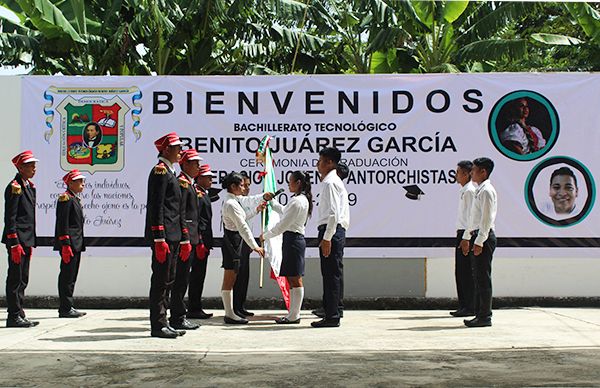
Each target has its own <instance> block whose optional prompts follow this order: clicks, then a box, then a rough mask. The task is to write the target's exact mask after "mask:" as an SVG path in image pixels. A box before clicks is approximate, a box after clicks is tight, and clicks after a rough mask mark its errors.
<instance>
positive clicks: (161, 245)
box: [154, 241, 171, 264]
mask: <svg viewBox="0 0 600 388" xmlns="http://www.w3.org/2000/svg"><path fill="white" fill-rule="evenodd" d="M154 252H155V254H156V261H158V262H159V263H160V264H163V263H164V262H165V261H167V254H169V253H171V250H170V249H169V244H167V243H166V242H165V241H156V242H154Z"/></svg>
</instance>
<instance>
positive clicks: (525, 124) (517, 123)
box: [488, 90, 559, 161]
mask: <svg viewBox="0 0 600 388" xmlns="http://www.w3.org/2000/svg"><path fill="white" fill-rule="evenodd" d="M488 130H489V134H490V139H491V140H492V143H493V144H494V146H495V147H496V149H498V151H500V152H501V153H502V154H503V155H504V156H506V157H508V158H510V159H513V160H518V161H528V160H534V159H537V158H540V157H541V156H543V155H545V154H546V153H547V152H548V151H550V150H551V149H552V147H553V146H554V144H555V143H556V140H557V138H558V132H559V120H558V115H557V113H556V110H555V109H554V106H552V104H551V103H550V101H548V99H547V98H546V97H544V96H542V95H541V94H539V93H536V92H532V91H529V90H519V91H516V92H512V93H509V94H507V95H505V96H504V97H502V98H501V99H500V100H499V101H498V102H497V103H496V105H494V107H493V108H492V112H491V114H490V118H489V122H488Z"/></svg>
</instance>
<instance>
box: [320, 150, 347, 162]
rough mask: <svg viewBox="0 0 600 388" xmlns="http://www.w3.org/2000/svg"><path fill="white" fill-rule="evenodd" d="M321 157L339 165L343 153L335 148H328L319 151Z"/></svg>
mask: <svg viewBox="0 0 600 388" xmlns="http://www.w3.org/2000/svg"><path fill="white" fill-rule="evenodd" d="M319 156H322V157H324V158H325V159H328V160H331V161H333V163H335V164H336V165H337V164H338V163H339V162H340V159H341V158H342V153H341V152H340V150H338V149H337V148H335V147H327V148H323V149H322V150H321V151H319Z"/></svg>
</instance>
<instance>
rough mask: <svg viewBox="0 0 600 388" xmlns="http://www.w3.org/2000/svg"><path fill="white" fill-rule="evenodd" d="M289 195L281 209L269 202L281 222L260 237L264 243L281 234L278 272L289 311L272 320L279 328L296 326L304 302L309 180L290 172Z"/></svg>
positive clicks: (309, 209) (309, 196)
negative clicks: (287, 293)
mask: <svg viewBox="0 0 600 388" xmlns="http://www.w3.org/2000/svg"><path fill="white" fill-rule="evenodd" d="M288 187H289V190H290V193H292V194H294V195H293V196H292V197H291V199H290V201H289V203H288V204H287V205H286V206H285V207H283V206H281V204H279V202H277V201H276V200H273V201H272V202H271V205H272V206H273V210H275V211H276V212H277V213H280V214H282V217H281V220H280V221H279V222H278V223H277V224H275V226H273V228H272V229H270V230H268V231H267V232H265V233H264V234H263V235H262V236H261V240H268V239H270V238H273V237H275V236H278V235H280V234H282V233H283V259H282V261H281V268H280V270H279V275H280V276H285V277H286V278H287V281H288V283H289V285H290V311H289V314H288V315H287V316H285V317H282V318H278V319H276V320H275V322H276V323H280V324H293V323H300V310H301V308H302V300H303V299H304V286H303V284H302V276H304V254H305V251H306V241H305V240H304V226H305V225H306V221H307V220H308V218H309V217H310V216H311V214H312V207H313V204H312V192H311V184H310V176H309V175H308V174H306V173H303V172H302V171H294V172H292V174H290V177H289V180H288Z"/></svg>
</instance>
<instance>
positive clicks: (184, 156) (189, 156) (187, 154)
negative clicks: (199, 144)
mask: <svg viewBox="0 0 600 388" xmlns="http://www.w3.org/2000/svg"><path fill="white" fill-rule="evenodd" d="M188 160H198V161H200V160H202V158H201V157H200V154H199V153H198V151H196V150H195V149H193V148H191V149H189V150H185V151H183V152H182V153H181V160H180V161H179V163H185V162H187V161H188Z"/></svg>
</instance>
